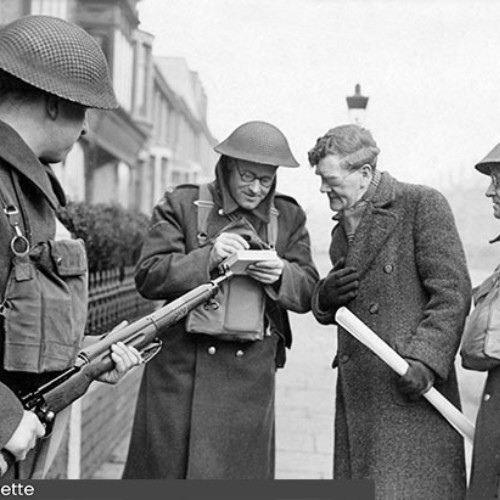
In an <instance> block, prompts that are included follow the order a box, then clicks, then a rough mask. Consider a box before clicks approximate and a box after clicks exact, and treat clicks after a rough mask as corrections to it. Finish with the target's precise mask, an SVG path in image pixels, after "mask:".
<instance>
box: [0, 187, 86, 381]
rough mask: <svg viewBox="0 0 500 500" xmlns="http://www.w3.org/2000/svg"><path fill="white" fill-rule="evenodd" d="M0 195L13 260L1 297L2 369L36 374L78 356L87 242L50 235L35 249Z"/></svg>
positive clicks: (67, 363)
mask: <svg viewBox="0 0 500 500" xmlns="http://www.w3.org/2000/svg"><path fill="white" fill-rule="evenodd" d="M0 194H1V196H0V201H2V199H3V201H2V205H3V208H4V213H5V214H6V215H7V217H8V219H9V222H10V224H11V227H12V234H13V235H12V239H11V250H12V265H11V269H10V273H9V276H8V280H7V286H6V289H5V294H4V296H3V298H2V299H1V301H0V315H1V316H3V326H4V336H5V338H4V348H3V352H4V359H3V368H4V369H5V370H12V371H24V372H31V373H43V372H49V371H58V370H64V369H65V368H67V367H68V366H70V365H71V363H72V361H73V360H74V358H75V356H76V354H77V352H78V349H79V347H80V342H81V339H82V338H83V334H84V330H85V321H86V316H87V298H88V285H87V257H86V253H85V246H84V244H83V241H82V240H58V241H55V240H50V241H47V242H43V243H40V244H38V245H36V246H35V247H34V248H32V247H31V242H30V241H28V239H27V238H26V237H25V236H24V234H23V233H22V231H21V229H20V227H19V213H18V211H17V207H16V206H15V205H14V204H13V203H12V201H11V200H10V199H9V198H8V196H7V194H6V193H5V192H3V193H0ZM18 194H19V191H18ZM25 223H26V218H25Z"/></svg>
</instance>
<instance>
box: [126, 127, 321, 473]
mask: <svg viewBox="0 0 500 500" xmlns="http://www.w3.org/2000/svg"><path fill="white" fill-rule="evenodd" d="M215 150H216V151H217V152H219V153H220V154H221V158H220V160H219V162H218V164H217V166H216V175H215V177H216V178H215V180H214V181H213V182H211V183H209V184H208V185H205V186H194V185H184V186H180V187H178V188H176V189H175V190H173V191H172V192H167V193H166V194H165V197H164V199H163V200H162V201H161V203H159V204H158V205H157V206H156V207H155V209H154V212H153V217H152V221H151V225H150V228H149V233H148V235H147V237H146V240H145V243H144V246H143V249H142V253H141V257H140V259H139V262H138V264H137V268H136V284H137V287H138V289H139V292H140V293H141V294H142V295H144V296H145V297H148V298H151V299H163V300H167V301H170V300H173V299H175V298H176V297H178V296H179V295H181V294H182V293H185V292H187V291H188V290H190V289H192V288H194V287H195V286H197V285H200V284H202V283H204V282H206V281H208V280H209V279H210V278H211V277H212V276H213V275H214V273H216V272H217V268H218V265H219V264H220V263H221V262H222V261H223V260H224V259H225V258H226V257H228V256H230V255H232V254H234V253H235V252H237V251H239V250H244V249H248V248H250V247H253V246H254V245H257V248H261V249H263V248H264V247H266V246H267V247H269V246H272V247H274V248H275V250H276V252H277V256H278V258H277V259H271V260H266V261H261V262H258V263H256V264H251V265H249V266H248V267H247V269H246V275H244V276H235V277H234V278H232V279H231V280H230V281H229V283H228V287H227V289H226V290H225V291H224V294H223V295H222V297H221V296H217V297H216V301H217V302H218V308H217V309H213V308H212V309H209V310H208V311H204V314H205V322H204V323H201V324H200V323H198V324H197V325H196V326H194V323H193V324H192V326H190V325H191V321H190V319H188V321H187V322H186V324H184V323H182V324H178V325H176V326H174V327H172V328H170V329H169V330H168V331H167V332H165V334H164V335H163V336H162V338H163V339H164V347H163V349H162V350H161V352H160V353H159V354H158V355H157V356H156V357H155V358H154V359H153V360H152V361H150V362H149V363H148V364H147V365H146V368H145V373H144V377H143V380H142V385H141V389H140V393H139V400H138V404H137V410H136V416H135V422H134V428H133V432H132V440H131V445H130V449H129V454H128V459H127V463H126V467H125V473H124V477H125V478H152V479H153V478H154V479H158V478H171V479H271V478H273V477H274V458H275V457H274V395H275V372H276V368H277V367H280V366H283V364H284V350H285V346H287V347H290V344H291V331H290V327H289V322H288V317H287V312H286V311H287V310H291V311H295V312H298V313H305V312H307V311H309V310H310V300H311V296H312V291H313V288H314V285H315V283H316V281H317V280H318V278H319V276H318V273H317V271H316V268H315V266H314V264H313V262H312V259H311V250H310V241H309V235H308V232H307V230H306V227H305V222H306V216H305V214H304V212H303V210H302V209H301V208H300V207H299V205H298V204H297V202H296V201H295V200H294V199H293V198H290V197H288V196H285V195H281V194H279V193H276V192H275V187H276V171H277V168H278V166H288V167H295V166H297V165H298V163H297V162H296V160H295V159H294V157H293V156H292V153H291V151H290V148H289V146H288V142H287V140H286V138H285V136H284V135H283V134H282V132H281V131H280V130H278V129H277V128H276V127H275V126H273V125H271V124H269V123H266V122H260V121H256V122H248V123H245V124H243V125H241V126H240V127H238V128H237V129H236V130H235V131H234V132H233V133H232V134H231V135H230V136H229V137H228V138H227V139H226V140H225V141H223V142H222V143H221V144H219V145H218V146H216V147H215ZM205 189H208V191H209V196H208V198H209V199H207V198H206V197H204V196H202V194H201V192H202V191H203V190H205ZM207 204H208V206H209V207H210V208H209V209H208V213H207V212H205V215H206V216H207V220H206V227H200V221H199V214H200V210H206V208H204V207H207ZM273 227H274V230H273ZM224 297H228V300H227V301H225V300H223V299H224ZM259 304H262V305H263V307H262V308H259V307H258V306H259ZM254 306H257V307H254ZM193 318H194V316H193ZM251 323H254V324H255V325H253V326H252V325H251ZM253 327H256V328H255V330H256V331H254V333H253V337H251V336H250V334H251V333H252V332H251V330H252V329H253ZM259 329H260V332H261V334H260V335H259V334H258V333H257V330H259ZM187 330H190V333H188V332H187ZM244 330H245V331H244ZM246 330H248V332H247V331H246ZM222 334H224V336H222Z"/></svg>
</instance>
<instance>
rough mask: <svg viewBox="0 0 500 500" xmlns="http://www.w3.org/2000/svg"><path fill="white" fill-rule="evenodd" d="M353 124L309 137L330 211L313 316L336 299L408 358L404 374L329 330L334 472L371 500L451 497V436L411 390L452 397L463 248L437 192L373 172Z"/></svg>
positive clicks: (454, 484)
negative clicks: (371, 491) (334, 347)
mask: <svg viewBox="0 0 500 500" xmlns="http://www.w3.org/2000/svg"><path fill="white" fill-rule="evenodd" d="M378 153H379V149H378V147H377V145H376V143H375V141H374V140H373V137H372V135H371V134H370V133H369V132H368V131H367V130H365V129H363V128H361V127H359V126H357V125H345V126H339V127H336V128H333V129H331V130H330V131H328V132H327V133H326V134H325V135H324V136H323V137H321V138H319V139H318V141H317V143H316V145H315V147H314V148H313V149H312V150H311V151H310V152H309V161H310V163H311V165H312V166H314V167H315V168H316V174H317V175H319V176H320V178H321V192H324V193H325V194H326V195H327V196H328V198H329V202H330V208H331V209H332V211H334V212H336V215H335V216H334V219H335V220H336V221H337V222H338V223H337V225H336V226H335V227H334V228H333V231H332V240H331V246H330V258H331V262H332V265H333V268H332V270H331V271H330V272H329V274H328V275H327V276H326V277H325V278H324V279H322V280H321V281H320V282H319V283H318V284H317V286H316V289H315V293H314V297H313V305H312V309H313V312H314V314H315V316H316V318H317V319H318V321H320V322H321V323H323V324H334V323H335V312H336V311H337V309H338V308H339V307H340V306H344V305H345V306H347V307H348V308H349V309H350V310H351V311H352V312H353V313H354V314H355V315H357V316H358V317H359V318H360V319H361V320H362V321H363V322H364V323H366V324H367V325H368V326H369V327H370V328H372V329H373V330H374V331H375V332H376V333H377V334H378V335H379V336H380V337H381V338H382V339H383V340H384V341H385V342H387V343H388V344H389V345H390V346H391V347H392V348H393V349H395V350H396V351H397V352H398V353H399V354H400V355H401V356H403V357H404V358H405V359H406V360H407V361H408V363H409V365H410V366H409V369H408V372H407V373H406V374H405V376H404V377H399V376H398V375H396V374H395V373H394V372H393V371H392V370H391V369H390V368H389V367H388V366H386V365H385V364H384V362H383V361H381V360H380V359H379V358H378V357H376V356H375V355H374V354H373V353H372V352H371V351H370V350H369V349H368V348H366V347H365V346H363V345H362V344H361V343H360V342H358V341H357V340H356V339H354V337H352V336H351V335H350V334H349V333H348V332H347V331H344V330H343V329H342V328H338V352H337V356H336V358H335V360H334V366H335V367H337V368H338V381H337V398H336V416H335V452H334V477H335V478H349V479H360V478H368V479H373V480H374V481H375V491H376V498H377V499H380V500H402V499H411V500H417V499H422V500H424V499H425V500H429V499H436V500H443V499H449V500H458V499H460V498H463V496H464V493H465V466H464V447H463V440H462V437H461V436H460V435H459V434H458V433H457V432H456V431H455V430H454V429H453V428H452V427H451V426H450V425H449V424H448V422H447V421H446V420H445V419H444V418H443V417H442V416H441V415H440V414H439V413H438V412H437V411H436V410H435V409H434V408H433V407H432V406H431V405H430V404H429V403H428V402H427V401H426V400H425V399H424V398H422V397H421V396H422V395H423V394H424V393H425V392H426V390H428V389H429V388H430V387H431V386H432V385H434V386H435V387H436V388H437V389H438V390H439V391H440V392H442V393H443V394H444V395H445V396H446V397H447V398H448V399H450V400H451V401H452V403H454V404H455V405H457V406H459V405H460V400H459V392H458V386H457V378H456V374H455V369H454V359H455V355H456V352H457V349H458V346H459V343H460V338H461V333H462V328H463V325H464V320H465V317H466V315H467V313H468V311H469V307H470V280H469V275H468V271H467V266H466V261H465V256H464V251H463V248H462V244H461V241H460V239H459V236H458V233H457V229H456V227H455V222H454V218H453V215H452V213H451V210H450V208H449V205H448V203H447V201H446V200H445V198H444V197H443V196H442V195H441V194H440V193H439V192H437V191H436V190H434V189H431V188H428V187H424V186H417V185H411V184H405V183H402V182H399V181H397V180H396V179H395V178H393V177H392V176H391V175H390V174H388V173H387V172H380V171H379V170H378V169H377V168H376V161H377V156H378Z"/></svg>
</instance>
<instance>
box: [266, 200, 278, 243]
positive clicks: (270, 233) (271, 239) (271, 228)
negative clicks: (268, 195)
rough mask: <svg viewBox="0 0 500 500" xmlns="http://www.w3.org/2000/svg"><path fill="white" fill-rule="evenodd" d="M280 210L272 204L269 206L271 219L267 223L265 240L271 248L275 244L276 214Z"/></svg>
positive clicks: (276, 231) (276, 235) (276, 234)
mask: <svg viewBox="0 0 500 500" xmlns="http://www.w3.org/2000/svg"><path fill="white" fill-rule="evenodd" d="M279 214H280V212H279V210H278V209H277V208H276V207H275V206H274V203H273V206H272V207H271V220H270V221H269V224H268V225H267V242H268V243H269V245H271V247H272V248H274V247H275V246H276V241H277V240H278V216H279Z"/></svg>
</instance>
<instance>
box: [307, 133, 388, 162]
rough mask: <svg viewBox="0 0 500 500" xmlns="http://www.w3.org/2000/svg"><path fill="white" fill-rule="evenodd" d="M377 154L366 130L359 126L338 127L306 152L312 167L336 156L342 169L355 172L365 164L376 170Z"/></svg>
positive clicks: (371, 137)
mask: <svg viewBox="0 0 500 500" xmlns="http://www.w3.org/2000/svg"><path fill="white" fill-rule="evenodd" d="M379 153H380V149H379V148H378V147H377V143H376V142H375V139H373V136H372V134H371V133H370V132H369V131H368V130H366V129H364V128H362V127H360V126H359V125H340V126H338V127H335V128H332V129H330V130H329V131H328V132H327V133H326V134H325V135H323V136H322V137H320V138H319V139H318V140H317V141H316V145H315V146H314V147H313V148H312V149H311V150H310V151H309V152H308V158H309V163H310V164H311V166H312V167H314V166H316V165H317V164H318V163H319V162H320V161H321V160H322V159H323V158H325V156H328V155H338V156H340V157H341V158H342V163H341V165H342V166H343V167H346V168H348V169H353V170H355V169H358V168H361V167H362V166H363V165H366V164H367V163H369V164H370V165H371V166H372V167H373V168H376V166H377V156H378V154H379Z"/></svg>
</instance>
